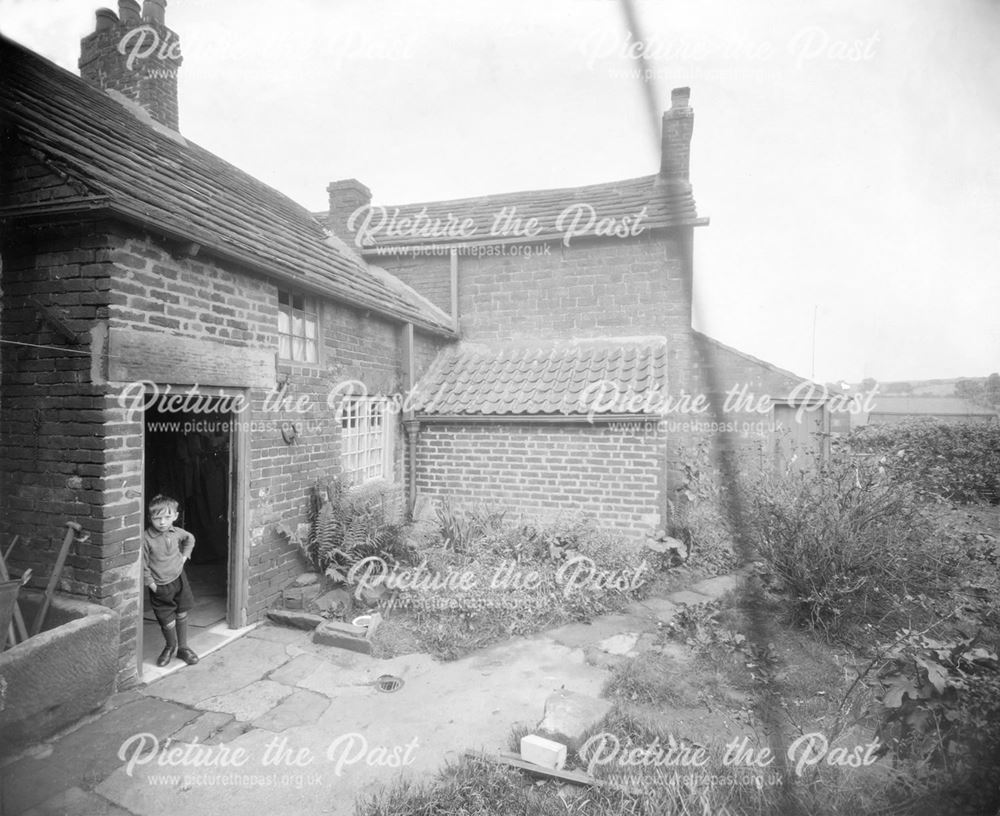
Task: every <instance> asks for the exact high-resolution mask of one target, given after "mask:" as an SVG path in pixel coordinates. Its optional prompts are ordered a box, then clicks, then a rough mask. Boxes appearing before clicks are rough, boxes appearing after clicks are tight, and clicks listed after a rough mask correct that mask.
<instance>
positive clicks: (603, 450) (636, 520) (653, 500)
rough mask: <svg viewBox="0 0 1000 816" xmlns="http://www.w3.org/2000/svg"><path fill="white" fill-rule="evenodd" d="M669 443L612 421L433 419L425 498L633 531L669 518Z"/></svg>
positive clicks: (421, 464)
mask: <svg viewBox="0 0 1000 816" xmlns="http://www.w3.org/2000/svg"><path fill="white" fill-rule="evenodd" d="M664 476H665V460H664V456H663V447H662V445H657V444H655V443H654V444H650V440H649V439H648V438H647V437H646V435H645V433H644V431H643V429H640V428H636V429H629V430H621V429H616V428H611V427H609V426H607V425H583V424H573V425H534V424H530V425H529V424H520V423H519V424H517V425H514V424H513V423H510V424H438V423H434V424H428V425H424V426H423V427H422V428H421V430H420V438H419V443H418V453H417V488H418V491H419V493H420V495H421V496H426V497H429V498H431V499H440V498H442V497H445V496H448V497H452V498H454V499H455V500H456V501H458V502H462V503H476V502H485V503H488V504H498V505H500V506H502V507H507V508H509V509H510V510H512V511H513V512H517V513H525V514H528V515H531V516H536V517H542V516H551V515H553V514H558V513H560V512H568V513H572V514H574V515H580V514H583V515H587V516H590V517H593V518H594V519H596V520H598V521H599V522H600V523H601V524H602V525H604V526H605V527H607V528H608V529H611V530H614V531H617V532H619V533H621V534H623V535H625V536H636V535H640V534H642V533H644V532H646V531H648V530H650V529H653V528H655V527H657V526H659V525H660V524H662V523H663V517H662V514H663V512H664V510H665V506H664V489H665V483H664Z"/></svg>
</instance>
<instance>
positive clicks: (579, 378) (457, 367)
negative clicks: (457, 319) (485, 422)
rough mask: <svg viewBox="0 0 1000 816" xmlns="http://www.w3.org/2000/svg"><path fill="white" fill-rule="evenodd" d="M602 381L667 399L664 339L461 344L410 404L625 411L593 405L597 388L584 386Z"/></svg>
mask: <svg viewBox="0 0 1000 816" xmlns="http://www.w3.org/2000/svg"><path fill="white" fill-rule="evenodd" d="M602 381H607V382H608V383H613V384H614V386H615V387H617V388H618V389H620V390H619V392H618V393H621V394H623V395H624V394H627V393H632V394H635V395H637V396H638V397H639V402H641V401H642V400H643V399H644V398H645V397H646V396H647V395H654V396H655V395H661V396H662V395H663V394H665V392H666V385H667V341H666V339H665V338H663V337H649V338H617V339H616V338H609V339H600V340H577V341H563V342H558V343H548V344H544V345H543V344H536V345H533V346H508V347H504V348H499V349H497V348H492V347H487V346H481V345H473V344H460V345H458V346H453V347H451V348H450V349H447V350H445V351H443V352H441V353H440V354H439V355H438V357H437V359H436V360H435V361H434V363H433V364H432V365H431V367H430V369H428V371H427V372H426V374H425V375H424V376H423V377H422V378H421V380H420V382H419V383H418V385H417V388H416V389H415V397H416V398H415V400H414V402H413V407H414V410H416V412H417V413H418V414H420V415H421V416H425V417H428V416H435V415H436V416H442V415H446V416H455V415H458V416H467V417H472V416H510V415H515V414H518V415H547V416H570V415H577V416H582V415H586V414H587V413H588V411H589V410H590V409H591V407H594V408H596V409H597V410H595V413H626V412H625V411H621V410H620V409H618V410H616V406H611V405H607V403H610V402H611V400H610V399H604V400H601V401H600V404H597V405H594V403H593V401H592V400H591V399H590V398H589V397H590V396H592V395H594V390H591V391H590V392H588V391H587V388H588V386H594V387H595V388H596V387H597V386H598V384H600V383H601V382H602ZM611 393H614V392H612V391H607V392H606V394H608V395H609V394H611ZM602 406H603V407H602ZM654 406H655V400H654ZM653 412H654V413H655V410H654V411H653ZM632 413H640V411H634V412H632Z"/></svg>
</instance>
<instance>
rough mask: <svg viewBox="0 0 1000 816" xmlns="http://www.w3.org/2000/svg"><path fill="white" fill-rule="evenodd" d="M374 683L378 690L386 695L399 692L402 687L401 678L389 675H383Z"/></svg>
mask: <svg viewBox="0 0 1000 816" xmlns="http://www.w3.org/2000/svg"><path fill="white" fill-rule="evenodd" d="M375 682H376V684H377V685H378V690H379V691H384V692H386V693H388V692H392V691H399V690H400V689H401V688H402V687H403V678H402V677H396V676H394V675H391V674H383V675H382V676H381V677H379V678H378V679H377V680H376V681H375Z"/></svg>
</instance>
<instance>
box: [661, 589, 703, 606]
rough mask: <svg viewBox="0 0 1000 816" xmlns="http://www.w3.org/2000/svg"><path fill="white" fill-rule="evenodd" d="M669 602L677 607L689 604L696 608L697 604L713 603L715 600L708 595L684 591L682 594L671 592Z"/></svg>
mask: <svg viewBox="0 0 1000 816" xmlns="http://www.w3.org/2000/svg"><path fill="white" fill-rule="evenodd" d="M667 600H669V601H670V602H671V603H675V604H677V605H680V604H687V605H688V606H695V605H696V604H706V603H711V602H712V601H713V600H714V599H713V598H710V597H709V596H708V595H702V594H701V593H700V592H692V591H691V590H689V589H682V590H681V591H680V592H671V593H670V595H669V596H668V597H667Z"/></svg>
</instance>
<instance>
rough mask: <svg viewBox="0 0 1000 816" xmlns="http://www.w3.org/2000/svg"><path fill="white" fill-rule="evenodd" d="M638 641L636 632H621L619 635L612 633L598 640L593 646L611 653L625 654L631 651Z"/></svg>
mask: <svg viewBox="0 0 1000 816" xmlns="http://www.w3.org/2000/svg"><path fill="white" fill-rule="evenodd" d="M638 642H639V633H638V632H623V633H622V634H620V635H612V636H611V637H609V638H605V639H604V640H602V641H599V642H598V643H596V644H595V646H596V647H597V648H598V649H600V650H601V651H602V652H607V653H608V654H611V655H625V654H628V653H629V652H631V651H632V650H633V649H634V648H635V645H636V644H637V643H638Z"/></svg>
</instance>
